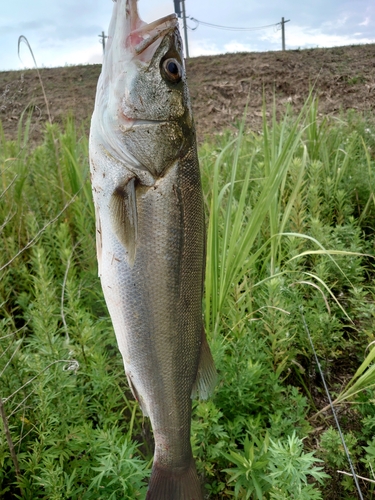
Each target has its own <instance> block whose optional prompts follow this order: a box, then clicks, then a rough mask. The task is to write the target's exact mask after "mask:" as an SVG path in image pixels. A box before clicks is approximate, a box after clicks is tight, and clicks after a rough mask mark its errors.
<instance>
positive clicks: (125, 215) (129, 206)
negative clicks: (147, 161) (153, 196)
mask: <svg viewBox="0 0 375 500" xmlns="http://www.w3.org/2000/svg"><path fill="white" fill-rule="evenodd" d="M110 210H111V220H112V227H113V230H114V232H115V234H116V236H117V238H118V239H119V241H120V242H121V243H122V245H123V246H124V248H125V250H126V252H127V256H128V260H129V263H130V264H131V265H133V264H134V259H135V254H136V246H137V233H138V219H137V198H136V179H135V178H134V177H133V178H131V179H130V180H129V181H128V182H127V183H126V184H122V185H119V186H117V187H116V189H115V190H114V192H113V194H112V197H111V201H110Z"/></svg>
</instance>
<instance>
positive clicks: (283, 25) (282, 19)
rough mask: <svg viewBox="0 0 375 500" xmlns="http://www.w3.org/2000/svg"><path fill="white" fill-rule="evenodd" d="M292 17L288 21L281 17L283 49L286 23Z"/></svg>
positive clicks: (283, 46)
mask: <svg viewBox="0 0 375 500" xmlns="http://www.w3.org/2000/svg"><path fill="white" fill-rule="evenodd" d="M289 21H290V19H288V20H287V21H285V20H284V18H283V17H282V18H281V47H282V48H281V50H285V23H289Z"/></svg>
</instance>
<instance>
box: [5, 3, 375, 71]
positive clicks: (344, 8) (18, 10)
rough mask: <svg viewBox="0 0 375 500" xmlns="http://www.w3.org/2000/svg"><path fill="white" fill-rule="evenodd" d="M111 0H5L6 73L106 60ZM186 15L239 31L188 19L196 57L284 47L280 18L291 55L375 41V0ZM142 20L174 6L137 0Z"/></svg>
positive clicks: (189, 10)
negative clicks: (22, 38)
mask: <svg viewBox="0 0 375 500" xmlns="http://www.w3.org/2000/svg"><path fill="white" fill-rule="evenodd" d="M112 5H113V4H112V0H32V1H30V0H10V1H9V0H3V1H2V5H1V10H0V47H1V49H2V50H1V51H0V71H4V70H15V69H23V68H30V67H33V66H34V63H33V60H32V57H31V55H30V52H29V50H28V48H27V46H26V44H24V43H21V46H20V57H19V56H18V39H19V37H20V36H21V35H23V36H25V37H26V38H27V40H28V42H29V44H30V46H31V48H32V50H33V53H34V56H35V59H36V62H37V64H38V66H39V67H54V66H66V65H72V64H73V65H75V64H93V63H101V61H102V52H103V49H102V45H101V40H100V38H99V35H100V34H101V33H102V31H104V32H105V33H106V32H107V29H108V25H109V21H110V17H111V13H112ZM185 5H186V15H187V16H188V17H190V18H191V17H192V18H194V19H196V20H198V21H201V22H203V23H212V24H216V25H220V26H227V27H239V28H258V27H263V26H269V25H272V26H269V27H268V28H262V29H257V30H254V31H229V30H223V29H218V28H213V27H208V26H205V25H204V24H201V23H198V22H196V21H193V20H191V19H189V20H188V21H187V25H188V28H189V29H188V45H189V54H190V57H195V56H199V55H212V54H222V53H227V52H243V51H250V52H259V51H261V52H264V51H270V50H280V49H281V31H280V24H278V25H277V23H280V21H281V18H282V17H284V19H285V20H289V22H288V23H286V24H285V41H286V49H287V50H288V49H298V48H300V49H304V48H315V47H334V46H340V45H352V44H366V43H375V1H374V0H313V1H312V2H301V0H267V1H264V0H263V1H260V0H231V1H228V0H226V1H224V0H215V2H213V1H212V0H185ZM138 8H139V11H140V15H141V17H142V19H143V20H144V21H146V22H151V21H153V20H155V19H157V18H159V17H162V16H165V15H167V14H170V13H171V12H173V11H174V3H173V0H139V3H138Z"/></svg>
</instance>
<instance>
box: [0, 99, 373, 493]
mask: <svg viewBox="0 0 375 500" xmlns="http://www.w3.org/2000/svg"><path fill="white" fill-rule="evenodd" d="M200 158H201V168H202V179H203V186H204V195H205V202H206V209H207V223H208V245H207V271H206V293H205V303H204V312H205V325H206V330H207V334H208V338H209V341H210V344H211V345H212V350H213V354H214V357H215V361H216V365H217V368H218V371H219V383H218V386H217V389H216V391H215V394H214V396H213V397H212V398H211V399H210V400H209V401H207V402H194V417H193V423H192V444H193V449H194V455H195V457H196V459H197V467H198V471H199V474H200V475H201V477H202V482H204V483H205V491H206V494H207V496H206V498H207V499H226V498H233V497H234V498H240V499H256V500H261V499H276V500H281V499H285V500H286V499H292V498H295V499H299V500H302V499H306V500H308V499H309V500H310V499H311V500H314V499H319V498H322V499H353V498H356V495H357V494H356V489H355V485H354V482H353V479H352V477H351V476H349V475H346V474H342V473H341V472H338V471H343V472H347V473H350V469H349V465H348V461H347V458H346V456H345V453H344V448H343V445H342V443H341V441H340V437H339V434H338V431H337V429H336V427H335V423H334V420H333V418H332V414H331V411H330V409H329V408H328V409H327V408H326V406H327V404H328V401H327V397H326V394H325V392H324V388H323V383H322V380H321V378H320V375H319V372H318V366H317V363H316V360H315V358H314V355H313V350H312V346H311V343H310V341H309V337H308V335H310V337H311V340H312V345H313V346H314V348H315V350H316V352H317V356H318V359H319V361H320V364H321V366H322V369H323V372H324V376H325V378H326V380H327V384H328V386H329V389H330V392H331V395H332V398H333V399H334V400H336V403H335V407H336V409H337V412H338V418H339V421H340V424H341V427H342V429H343V433H344V436H345V441H346V445H347V446H348V448H349V451H350V455H351V458H352V461H353V462H354V465H355V467H356V470H357V473H358V474H359V475H360V476H362V477H364V478H366V480H364V479H360V480H359V484H360V487H361V489H362V494H363V497H364V498H366V499H372V498H375V494H374V480H375V473H374V469H375V439H374V430H375V406H374V404H373V400H374V391H373V387H375V385H374V384H375V375H374V373H375V368H374V365H373V364H372V359H373V358H374V357H375V349H372V347H373V345H374V344H373V342H374V341H375V333H374V332H375V328H374V327H375V304H374V295H375V289H374V284H373V278H374V271H375V268H374V255H375V249H374V228H375V126H374V124H373V123H372V122H371V121H369V120H367V119H366V118H364V117H363V116H359V115H356V114H355V113H349V114H347V115H345V116H342V118H340V119H333V118H332V119H329V120H328V119H327V120H321V119H320V120H318V119H317V106H316V103H315V102H314V101H313V100H309V102H308V103H307V104H306V105H305V108H304V109H303V110H302V112H301V114H300V115H299V116H295V115H293V113H292V112H290V113H286V115H285V117H284V118H283V119H282V120H281V121H277V120H276V119H274V120H273V121H272V123H271V125H267V124H266V123H265V125H264V127H263V132H262V133H261V134H255V133H253V132H251V131H250V130H248V129H246V128H243V127H242V125H239V126H238V132H237V134H234V135H230V134H229V133H228V134H227V135H224V136H217V137H213V138H212V140H211V141H210V142H209V143H205V144H204V145H202V147H201V148H200ZM0 169H1V188H0V201H1V205H0V213H1V215H0V228H1V240H0V272H1V275H0V277H1V281H0V306H1V309H0V321H1V330H0V417H1V418H0V498H4V499H11V498H23V499H28V500H36V499H48V500H57V499H82V500H83V499H85V500H87V499H103V500H108V499H118V500H120V499H129V500H130V499H133V500H134V499H135V498H139V499H143V498H144V496H145V489H146V485H147V478H148V475H149V472H150V466H151V461H152V440H151V438H150V428H149V424H148V422H147V420H145V419H143V417H142V414H141V411H140V409H139V407H138V405H137V403H136V402H135V401H134V400H133V398H132V397H131V395H130V392H129V390H128V388H127V384H126V381H125V375H124V372H123V365H122V360H121V357H120V354H119V352H118V350H117V347H116V341H115V336H114V334H113V331H112V327H111V322H110V320H109V317H108V313H107V310H106V306H105V303H104V299H103V296H102V292H101V288H100V283H99V279H98V278H97V266H96V256H95V241H94V235H95V230H94V213H93V205H92V200H91V188H90V183H89V168H88V144H87V137H86V136H85V135H84V133H83V132H82V131H80V130H76V129H75V127H74V125H73V121H71V120H67V121H66V123H65V125H64V126H63V127H60V128H59V127H58V126H56V125H46V128H45V134H44V141H43V144H42V145H40V146H38V147H37V148H35V149H33V150H30V148H29V141H28V120H27V118H26V117H24V120H23V122H22V121H21V122H20V125H19V135H18V140H17V141H6V140H5V139H4V136H2V138H0ZM320 410H323V411H320ZM369 480H370V481H369ZM371 481H372V482H371Z"/></svg>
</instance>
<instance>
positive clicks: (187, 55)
mask: <svg viewBox="0 0 375 500" xmlns="http://www.w3.org/2000/svg"><path fill="white" fill-rule="evenodd" d="M181 1H182V15H183V19H184V35H185V55H186V59H189V45H188V35H187V23H186V10H185V0H181Z"/></svg>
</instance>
